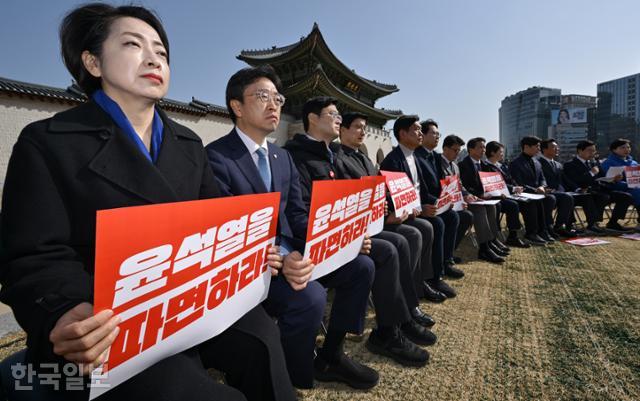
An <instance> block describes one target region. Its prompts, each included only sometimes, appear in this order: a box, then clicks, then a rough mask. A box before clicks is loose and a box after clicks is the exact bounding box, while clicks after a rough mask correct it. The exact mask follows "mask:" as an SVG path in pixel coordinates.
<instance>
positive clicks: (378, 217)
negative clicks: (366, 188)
mask: <svg viewBox="0 0 640 401" xmlns="http://www.w3.org/2000/svg"><path fill="white" fill-rule="evenodd" d="M360 179H361V180H370V181H372V182H373V183H374V185H375V187H374V190H373V204H372V206H371V221H370V222H369V228H368V230H367V234H369V235H371V236H374V235H376V234H379V233H380V232H382V230H383V229H384V219H385V215H384V209H385V203H386V202H387V199H386V194H387V190H386V186H385V178H384V177H382V176H379V175H378V176H365V177H360Z"/></svg>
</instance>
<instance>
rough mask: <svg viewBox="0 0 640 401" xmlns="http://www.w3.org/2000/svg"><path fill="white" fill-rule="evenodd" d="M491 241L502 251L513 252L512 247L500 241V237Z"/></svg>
mask: <svg viewBox="0 0 640 401" xmlns="http://www.w3.org/2000/svg"><path fill="white" fill-rule="evenodd" d="M491 243H492V244H493V245H495V246H497V247H498V248H500V249H501V250H502V252H506V253H511V248H509V247H508V246H506V245H505V244H503V243H502V242H500V240H499V239H497V238H496V239H494V240H491Z"/></svg>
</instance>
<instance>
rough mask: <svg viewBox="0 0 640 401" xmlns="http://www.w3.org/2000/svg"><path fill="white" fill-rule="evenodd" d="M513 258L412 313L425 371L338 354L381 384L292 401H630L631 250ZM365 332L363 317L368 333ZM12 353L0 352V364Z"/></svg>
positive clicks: (638, 323)
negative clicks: (421, 328) (425, 329)
mask: <svg viewBox="0 0 640 401" xmlns="http://www.w3.org/2000/svg"><path fill="white" fill-rule="evenodd" d="M608 239H609V240H610V241H611V242H612V243H611V244H609V245H602V246H594V247H586V248H580V247H575V246H571V245H567V244H555V245H553V246H548V247H545V248H531V249H525V250H521V249H515V250H514V251H513V252H512V256H510V257H509V258H508V261H507V263H506V264H504V265H503V266H496V265H490V264H488V263H482V262H478V261H476V260H473V259H474V258H473V257H472V256H473V255H472V254H473V249H472V248H471V245H470V244H469V243H468V242H467V240H465V242H463V245H462V248H463V249H462V256H465V259H466V260H469V262H468V263H465V264H464V265H462V267H463V268H464V269H465V271H466V273H467V275H466V277H464V278H463V279H461V280H457V281H451V283H452V284H453V285H454V286H455V287H456V289H457V290H458V291H459V295H458V297H457V298H455V299H453V300H448V301H446V302H445V303H443V304H439V305H435V304H427V303H424V304H423V305H422V306H423V309H424V310H425V311H427V312H429V313H430V314H432V315H433V316H434V317H435V318H436V320H437V321H438V323H437V324H436V326H434V332H435V333H436V334H437V335H438V337H439V341H438V343H437V344H436V345H435V346H433V347H429V348H428V349H429V352H430V353H431V361H430V363H429V364H428V365H427V366H426V367H424V368H421V369H410V368H402V367H401V366H400V365H397V364H395V363H394V362H391V361H389V360H386V359H383V358H380V357H378V356H375V355H373V354H371V353H369V352H368V351H367V350H366V349H365V348H364V342H356V341H347V344H346V347H345V348H346V351H347V352H348V353H349V354H351V355H353V356H355V357H356V358H357V359H358V360H360V361H363V362H365V363H368V364H370V365H371V366H372V367H374V368H376V369H377V370H378V371H379V372H380V374H381V381H380V384H379V385H378V386H377V387H375V388H374V389H372V390H370V391H368V392H361V391H354V390H351V389H349V388H348V387H346V386H343V385H327V384H323V383H319V384H317V386H316V388H315V389H314V390H309V391H300V392H299V395H300V398H301V399H302V400H305V401H315V400H331V401H334V400H349V401H351V400H403V401H409V400H416V401H424V400H439V401H459V400H536V401H538V400H544V401H546V400H548V401H558V400H580V401H596V400H619V401H638V400H640V242H634V241H630V240H624V239H618V238H608ZM372 325H373V319H372V315H371V314H370V316H369V318H368V327H369V328H371V327H372ZM23 346H24V341H23V339H22V336H21V335H20V334H17V335H13V336H8V337H5V338H3V339H2V340H0V358H4V357H5V356H6V355H8V354H9V353H11V352H13V351H15V350H17V349H19V348H21V347H23Z"/></svg>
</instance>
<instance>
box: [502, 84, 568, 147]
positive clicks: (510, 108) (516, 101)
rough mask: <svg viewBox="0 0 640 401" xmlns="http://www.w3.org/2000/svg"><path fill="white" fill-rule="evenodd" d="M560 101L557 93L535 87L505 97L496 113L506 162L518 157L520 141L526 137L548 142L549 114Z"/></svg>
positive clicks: (555, 90) (558, 92)
mask: <svg viewBox="0 0 640 401" xmlns="http://www.w3.org/2000/svg"><path fill="white" fill-rule="evenodd" d="M561 101H562V99H561V96H560V89H554V88H545V87H541V86H534V87H531V88H528V89H526V90H523V91H520V92H518V93H516V94H514V95H511V96H507V97H506V98H504V99H503V100H502V104H501V106H500V109H499V112H498V113H499V123H500V142H501V143H503V144H504V145H505V158H507V159H513V158H514V157H515V156H517V155H518V154H519V153H520V139H522V137H525V136H528V135H535V136H538V137H540V138H547V135H548V130H549V125H550V124H551V110H552V109H553V108H558V106H559V105H560V103H561Z"/></svg>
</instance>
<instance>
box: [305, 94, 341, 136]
mask: <svg viewBox="0 0 640 401" xmlns="http://www.w3.org/2000/svg"><path fill="white" fill-rule="evenodd" d="M332 104H333V105H335V106H336V107H337V106H338V99H336V98H334V97H330V96H316V97H312V98H311V99H309V100H307V101H306V102H305V103H304V106H302V125H304V132H307V131H308V130H309V113H313V114H317V115H320V113H321V112H322V109H324V108H325V107H329V106H331V105H332Z"/></svg>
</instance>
